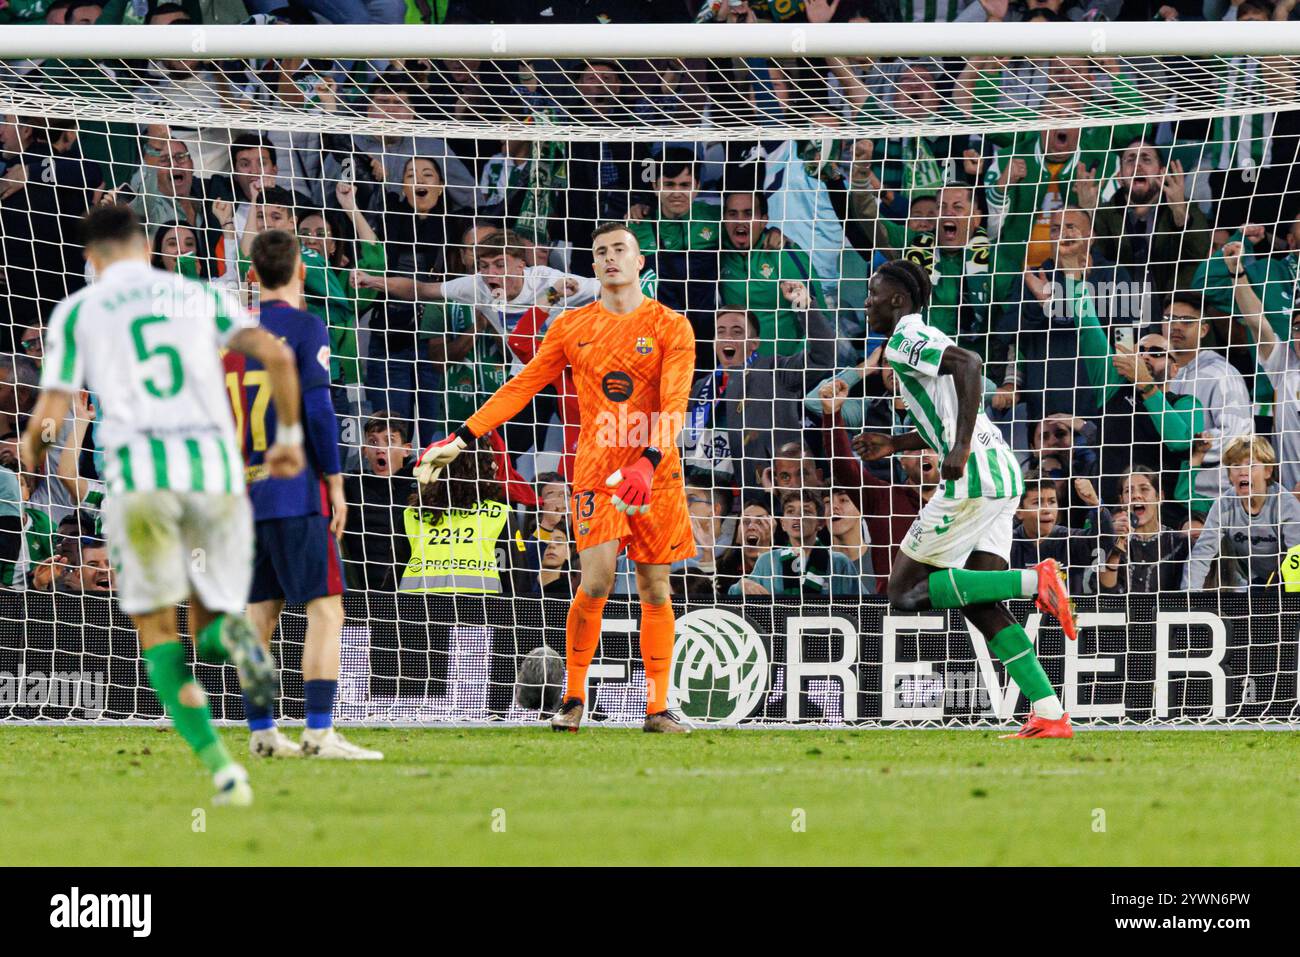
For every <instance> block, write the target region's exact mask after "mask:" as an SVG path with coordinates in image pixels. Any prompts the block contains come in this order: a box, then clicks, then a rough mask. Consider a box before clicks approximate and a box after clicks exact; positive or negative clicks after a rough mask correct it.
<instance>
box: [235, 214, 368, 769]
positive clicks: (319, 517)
mask: <svg viewBox="0 0 1300 957" xmlns="http://www.w3.org/2000/svg"><path fill="white" fill-rule="evenodd" d="M252 261H253V272H252V274H251V276H252V278H253V279H255V281H257V282H258V283H260V301H261V308H260V312H259V316H258V320H259V322H260V323H261V326H262V328H263V329H265V330H266V331H267V332H269V333H271V334H272V335H273V336H275V337H276V338H278V339H279V340H280V341H281V342H283V343H284V344H285V345H287V346H288V347H289V348H290V349H291V350H292V352H293V356H294V363H295V365H296V366H297V369H298V380H299V382H301V383H302V415H301V418H302V422H303V425H304V426H305V433H306V434H305V439H306V442H305V445H306V452H307V468H306V469H305V470H304V471H303V472H302V473H301V474H299V475H296V476H294V477H293V478H276V477H274V476H273V475H271V474H269V472H268V470H267V464H266V449H267V443H268V441H271V440H272V439H273V438H274V440H275V441H278V440H279V436H280V434H281V433H282V432H283V431H284V430H285V426H284V425H283V424H278V423H277V421H276V415H275V411H274V410H271V409H268V408H267V404H266V399H265V395H264V393H263V390H264V389H265V388H266V371H265V370H264V369H262V368H261V366H260V364H259V363H257V362H256V361H246V360H245V358H244V357H243V356H239V355H232V354H227V356H226V377H227V381H228V382H229V383H230V395H231V398H232V399H233V400H237V402H236V405H235V409H234V412H235V423H236V426H237V427H238V429H239V432H240V436H241V440H242V442H243V451H244V462H245V465H246V469H245V475H246V477H247V480H248V497H249V498H250V499H251V500H252V503H253V519H254V529H255V533H256V534H255V537H256V543H257V547H256V553H255V556H254V559H253V584H252V588H251V590H250V591H249V595H248V602H249V607H248V613H249V617H250V618H251V619H252V620H253V624H254V625H255V626H256V628H257V631H258V635H259V636H260V638H261V640H262V644H263V646H264V647H266V648H267V649H268V650H269V649H270V647H271V636H272V635H274V634H275V628H276V624H277V623H278V622H279V620H280V612H281V611H282V610H283V609H284V603H285V601H289V602H292V603H293V604H296V605H298V604H300V605H304V606H306V610H307V638H306V641H305V642H304V644H303V650H302V677H303V698H304V700H305V710H306V718H307V727H306V728H305V729H304V730H303V733H302V742H301V744H299V743H297V742H295V741H293V740H292V739H290V738H289V737H288V736H287V735H285V734H284V732H282V731H281V730H280V729H279V728H278V727H276V724H275V715H274V712H273V711H272V709H271V707H270V706H263V705H260V704H259V703H257V702H254V701H248V700H245V703H244V706H245V709H246V713H247V716H248V727H249V730H250V731H251V732H252V733H251V735H250V736H249V741H248V750H249V752H250V753H251V754H254V755H256V756H258V757H276V758H288V757H298V756H299V755H305V756H307V757H315V758H341V759H344V760H363V761H378V760H380V759H381V758H383V754H381V753H380V752H378V751H370V750H367V749H366V748H361V747H358V746H357V745H355V744H352V743H351V742H350V741H348V740H346V739H345V738H344V737H343V736H342V735H341V734H339V733H338V731H336V730H335V729H334V697H335V694H336V693H337V690H338V683H339V652H340V635H341V633H342V630H343V564H342V562H341V560H340V557H339V546H338V539H339V536H340V535H342V533H343V527H344V524H345V522H346V521H347V505H346V504H345V502H344V498H343V476H342V474H341V471H342V470H341V466H340V464H339V430H338V420H337V419H336V418H335V416H334V406H333V404H332V403H331V401H330V373H329V369H330V350H329V335H328V333H327V332H326V329H325V324H324V323H323V322H322V321H321V320H320V318H319V317H318V316H314V315H312V314H311V313H309V312H305V311H303V310H302V309H301V308H300V307H301V305H302V283H303V278H304V276H305V268H304V266H303V263H302V258H301V256H300V255H299V249H298V240H297V239H296V238H295V237H294V236H292V235H291V234H289V233H287V232H285V231H283V230H278V229H274V230H267V231H266V232H263V233H260V234H258V237H257V238H256V239H255V240H254V241H253V247H252ZM303 432H304V428H303V426H294V427H293V434H294V437H295V438H296V439H298V440H299V441H300V442H301V441H302V437H303V435H302V434H303Z"/></svg>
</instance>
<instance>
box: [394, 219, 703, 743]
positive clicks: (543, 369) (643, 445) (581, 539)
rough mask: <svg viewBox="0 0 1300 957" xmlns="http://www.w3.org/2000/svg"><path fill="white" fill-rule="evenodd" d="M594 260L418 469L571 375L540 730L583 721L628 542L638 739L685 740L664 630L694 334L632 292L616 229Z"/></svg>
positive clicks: (688, 547)
mask: <svg viewBox="0 0 1300 957" xmlns="http://www.w3.org/2000/svg"><path fill="white" fill-rule="evenodd" d="M592 253H593V255H594V257H595V270H596V278H597V279H599V280H600V284H601V293H600V298H599V299H597V300H596V301H595V302H593V303H591V304H590V305H587V306H583V307H581V308H579V309H574V310H572V311H570V312H566V313H563V314H562V315H560V316H558V317H557V318H556V319H555V320H554V321H553V322H552V324H551V327H550V329H548V330H547V332H546V337H545V338H544V339H543V340H542V344H541V347H540V348H539V349H538V350H537V354H536V355H535V356H534V357H533V358H532V359H531V360H530V361H529V362H528V364H527V365H526V366H524V368H523V369H522V370H520V372H519V374H518V375H516V376H514V377H513V378H512V379H510V381H508V382H506V384H505V385H503V386H502V387H501V388H500V389H498V390H497V392H496V394H495V395H493V396H492V398H490V399H488V401H487V402H485V403H484V404H483V407H482V408H480V409H479V410H478V411H477V412H475V413H474V414H473V415H471V416H470V417H469V419H468V420H467V421H466V422H465V424H464V425H462V426H461V427H460V428H458V429H456V430H455V431H454V432H453V433H452V434H451V435H449V436H448V437H447V438H445V439H443V440H442V441H441V442H435V443H434V444H433V445H430V446H429V447H428V448H427V449H425V450H424V452H423V453H422V454H421V456H420V460H419V462H418V463H417V465H416V470H415V474H416V477H417V478H418V479H419V480H420V481H421V482H428V481H431V480H433V478H435V477H436V475H437V471H438V470H440V469H441V468H442V467H443V466H445V465H446V464H447V463H449V462H451V461H452V460H453V459H455V458H456V456H457V455H459V454H460V453H461V451H463V450H464V449H466V448H468V447H469V445H470V443H471V442H473V441H474V439H476V438H477V437H478V436H481V435H483V434H484V433H485V432H489V431H491V430H492V429H495V428H496V427H497V426H499V425H501V424H502V423H504V422H507V421H509V420H510V418H511V417H513V416H514V415H515V414H516V413H518V412H519V411H520V410H521V409H523V408H524V406H526V405H527V404H528V403H529V402H530V401H532V398H533V396H535V395H536V394H537V393H538V392H539V391H540V390H541V389H543V388H545V387H546V386H547V385H549V384H550V383H552V382H554V381H555V379H556V378H557V377H558V376H559V375H560V373H561V372H562V371H563V370H564V367H565V366H566V365H567V366H570V367H572V369H573V379H574V382H575V384H576V386H577V392H578V412H579V417H580V420H581V428H580V431H579V437H578V452H577V457H576V460H575V462H574V474H573V498H572V499H571V500H570V510H571V512H572V518H573V521H572V527H573V529H574V532H575V537H576V538H577V542H578V562H579V565H580V566H581V569H582V579H581V582H580V584H579V587H578V590H577V593H576V594H575V595H574V599H573V604H572V605H571V606H570V608H569V617H568V622H567V624H566V635H567V639H566V645H567V648H566V652H567V655H566V663H567V677H568V691H567V693H566V695H565V699H564V702H563V704H561V706H560V710H559V711H558V712H556V714H555V715H554V717H553V718H552V719H551V727H552V728H554V729H555V730H557V731H577V730H578V726H579V725H580V724H581V722H582V715H583V711H584V709H585V707H586V698H587V669H588V668H589V667H590V665H591V659H592V657H593V656H594V655H595V653H596V645H597V643H598V642H599V641H600V627H601V613H602V611H603V609H604V607H605V600H606V598H607V597H608V596H609V593H610V589H611V588H613V585H614V567H615V562H616V561H617V559H618V555H619V552H621V551H622V550H623V548H624V547H626V548H627V554H628V558H630V559H631V560H632V561H633V562H635V563H636V584H637V593H638V594H639V595H640V598H641V630H640V635H641V656H642V659H643V660H644V661H645V672H646V720H645V730H646V731H656V732H686V731H689V730H690V729H689V728H688V727H687V726H686V725H685V724H683V723H682V721H681V720H680V719H679V718H678V717H677V716H676V715H674V714H673V713H672V712H670V711H669V710H668V682H669V670H670V668H671V666H672V657H673V629H674V624H675V623H674V620H673V607H672V604H671V601H670V595H669V589H668V567H669V565H671V564H672V563H673V562H676V561H681V560H682V559H686V558H690V557H691V556H693V555H694V554H695V541H694V537H693V535H692V533H691V523H690V516H689V513H688V512H687V508H686V490H685V486H684V484H683V482H682V466H681V460H680V458H679V456H678V454H677V435H678V433H679V432H680V431H681V428H682V423H683V421H684V419H685V416H686V403H687V398H688V397H689V395H690V389H691V378H692V376H693V374H694V371H695V335H694V333H693V332H692V331H691V325H690V323H689V322H688V321H687V319H686V318H685V317H684V316H682V315H680V314H679V313H676V312H673V310H671V309H669V308H668V307H666V306H664V305H662V304H661V303H658V302H656V301H655V300H653V299H649V298H647V297H646V296H644V295H643V294H642V293H641V286H640V282H639V280H640V274H641V269H642V267H644V265H645V257H644V256H642V255H641V251H640V249H639V248H638V246H637V241H636V237H634V236H633V235H632V233H631V232H630V231H629V230H628V228H627V227H626V226H624V225H623V224H621V223H606V224H604V225H601V226H598V227H597V228H596V230H595V232H594V233H593V234H592Z"/></svg>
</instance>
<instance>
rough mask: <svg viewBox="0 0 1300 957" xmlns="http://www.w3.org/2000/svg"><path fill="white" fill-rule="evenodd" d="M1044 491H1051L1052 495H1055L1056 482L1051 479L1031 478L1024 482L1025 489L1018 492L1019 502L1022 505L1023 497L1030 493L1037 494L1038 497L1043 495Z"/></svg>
mask: <svg viewBox="0 0 1300 957" xmlns="http://www.w3.org/2000/svg"><path fill="white" fill-rule="evenodd" d="M1044 492H1051V493H1052V497H1053V498H1055V497H1056V483H1055V482H1053V481H1052V480H1051V479H1044V478H1033V479H1028V480H1027V481H1026V482H1025V490H1024V491H1023V492H1021V493H1020V503H1021V504H1022V505H1023V504H1024V502H1025V499H1026V498H1028V497H1029V496H1030V495H1037V496H1038V497H1039V499H1041V498H1042V497H1043V493H1044Z"/></svg>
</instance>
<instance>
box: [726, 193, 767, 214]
mask: <svg viewBox="0 0 1300 957" xmlns="http://www.w3.org/2000/svg"><path fill="white" fill-rule="evenodd" d="M733 196H753V197H754V212H755V213H758V214H759V215H761V216H762V217H763V218H764V219H766V218H767V193H765V192H763V191H762V190H761V189H758V188H754V189H729V190H727V191H726V192H725V193H723V194H722V206H723V208H724V209H725V208H726V206H727V200H729V199H731V197H733Z"/></svg>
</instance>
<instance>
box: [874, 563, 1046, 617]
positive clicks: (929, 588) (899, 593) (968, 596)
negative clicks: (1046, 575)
mask: <svg viewBox="0 0 1300 957" xmlns="http://www.w3.org/2000/svg"><path fill="white" fill-rule="evenodd" d="M1037 591H1038V573H1037V572H1035V571H1033V570H1032V569H1028V570H1024V571H1020V570H1017V571H1007V570H1006V568H1005V566H1004V567H1003V568H1002V569H1001V570H993V569H982V568H980V569H975V568H972V567H971V566H970V565H967V566H966V567H965V568H940V567H936V566H934V565H928V564H925V563H923V562H919V561H917V560H916V559H914V558H912V557H911V556H910V555H908V554H906V553H905V552H902V551H900V552H899V553H898V556H897V557H896V558H895V559H894V567H893V570H892V571H891V572H890V575H889V589H888V593H889V603H890V604H891V605H892V606H893V607H895V608H897V609H898V610H899V611H929V610H930V609H932V608H966V607H968V606H970V605H987V604H990V603H993V602H999V601H1006V600H1007V599H1008V598H1032V597H1033V596H1034V595H1035V594H1036V593H1037Z"/></svg>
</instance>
